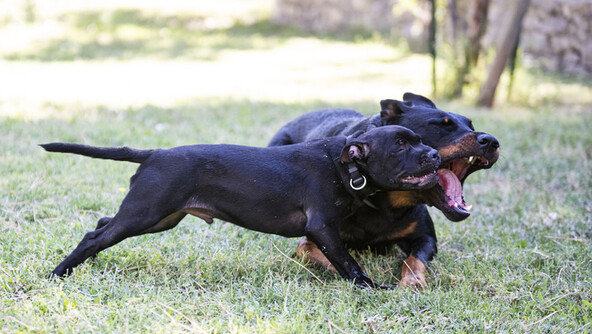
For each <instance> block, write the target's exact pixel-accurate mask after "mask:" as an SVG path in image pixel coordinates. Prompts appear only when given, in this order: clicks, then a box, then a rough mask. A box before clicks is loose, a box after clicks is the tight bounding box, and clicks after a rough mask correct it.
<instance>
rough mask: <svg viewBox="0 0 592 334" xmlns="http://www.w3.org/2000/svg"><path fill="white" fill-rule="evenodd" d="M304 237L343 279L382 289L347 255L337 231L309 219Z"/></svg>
mask: <svg viewBox="0 0 592 334" xmlns="http://www.w3.org/2000/svg"><path fill="white" fill-rule="evenodd" d="M306 237H307V238H309V239H310V240H311V241H313V242H314V243H315V244H317V245H318V247H319V249H320V250H321V252H323V254H324V255H325V256H326V257H327V259H329V261H330V262H331V264H332V265H333V267H334V268H335V269H336V270H337V272H338V273H339V274H340V275H341V276H343V277H344V278H345V279H348V280H351V281H353V282H354V284H356V285H358V286H362V287H372V288H377V287H380V288H384V287H381V286H378V285H376V284H375V283H374V282H373V281H372V279H370V277H368V275H366V273H365V272H364V270H363V269H362V267H360V265H359V264H358V263H357V262H356V260H354V258H353V257H352V256H351V255H350V254H349V252H348V251H347V248H346V247H345V245H344V244H343V241H341V238H340V237H339V233H338V232H337V229H336V228H334V227H333V226H331V225H328V224H326V222H325V220H322V219H318V220H315V219H312V220H311V219H309V221H308V223H307V225H306Z"/></svg>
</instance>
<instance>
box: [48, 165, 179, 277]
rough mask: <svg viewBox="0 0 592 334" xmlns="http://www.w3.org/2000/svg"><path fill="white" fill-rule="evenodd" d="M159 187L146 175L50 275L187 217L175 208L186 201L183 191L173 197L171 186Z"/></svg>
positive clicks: (66, 269) (63, 273)
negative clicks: (116, 210) (115, 211)
mask: <svg viewBox="0 0 592 334" xmlns="http://www.w3.org/2000/svg"><path fill="white" fill-rule="evenodd" d="M151 177H153V175H151ZM158 186H159V184H158V183H155V181H153V180H150V179H149V178H145V179H143V180H142V182H138V183H137V184H136V186H133V187H131V189H130V192H129V193H128V195H127V196H126V197H125V199H124V200H123V203H122V204H121V207H120V208H119V211H118V212H117V214H116V215H115V216H114V217H113V218H112V219H110V220H109V221H108V223H107V224H105V225H102V226H100V227H99V228H98V229H96V230H94V231H92V232H88V233H87V234H86V235H85V236H84V238H83V239H82V241H80V243H79V244H78V246H77V247H76V249H74V251H73V252H72V253H71V254H70V255H68V257H66V259H65V260H64V261H62V263H60V264H59V265H58V266H57V267H56V268H55V269H54V270H53V271H52V273H51V274H50V276H52V275H55V276H60V277H62V276H66V275H69V274H71V273H72V270H73V269H74V267H76V266H78V265H79V264H81V263H82V262H84V261H85V260H86V259H87V258H89V257H91V256H95V255H96V254H97V253H99V252H100V251H102V250H104V249H106V248H108V247H111V246H113V245H115V244H117V243H118V242H120V241H122V240H124V239H126V238H129V237H132V236H137V235H140V234H144V233H153V232H160V231H163V230H166V229H169V228H173V227H175V226H176V225H177V223H178V222H179V221H180V220H181V219H183V217H184V216H185V213H184V212H179V211H178V210H177V209H176V207H180V206H181V204H180V203H182V202H183V199H184V198H183V194H182V193H180V192H177V193H175V195H173V196H171V193H170V189H165V188H162V187H158ZM106 221H107V220H103V222H106ZM99 224H101V221H99Z"/></svg>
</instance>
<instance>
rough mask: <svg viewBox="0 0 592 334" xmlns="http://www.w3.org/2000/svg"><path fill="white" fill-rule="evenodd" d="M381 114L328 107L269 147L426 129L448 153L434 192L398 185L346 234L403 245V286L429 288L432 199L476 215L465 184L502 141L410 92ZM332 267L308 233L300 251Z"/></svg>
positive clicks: (353, 239) (358, 242)
mask: <svg viewBox="0 0 592 334" xmlns="http://www.w3.org/2000/svg"><path fill="white" fill-rule="evenodd" d="M380 105H381V108H382V110H381V112H380V114H379V115H375V116H372V117H365V116H363V115H362V114H360V113H358V112H356V111H354V110H350V109H325V110H319V111H314V112H310V113H308V114H304V115H302V116H300V117H298V118H296V119H294V120H293V121H291V122H290V123H288V124H286V125H285V126H283V127H282V128H281V129H280V130H279V131H278V132H277V134H276V135H275V136H274V137H273V139H272V140H271V142H270V143H269V146H278V145H289V144H294V143H299V142H304V141H307V140H314V139H319V138H324V137H330V136H335V135H349V134H352V133H357V132H360V131H361V132H364V131H368V130H370V129H373V128H376V127H380V126H384V125H392V124H396V125H402V126H404V127H407V128H409V129H411V130H413V131H414V132H415V133H416V134H418V135H419V136H420V137H421V139H422V141H423V143H424V144H426V145H429V146H431V147H433V148H435V149H436V150H438V153H439V154H440V156H441V158H442V163H441V165H440V166H439V169H438V175H439V185H437V186H436V187H434V188H432V189H430V190H427V191H394V192H390V193H378V194H375V195H373V196H369V198H367V200H366V201H365V202H366V203H368V204H369V205H365V206H361V207H360V208H359V209H358V210H357V211H356V213H355V214H354V215H353V216H351V217H350V218H349V219H347V220H345V221H344V223H342V224H341V225H340V228H339V233H340V235H341V238H342V239H343V240H344V241H345V242H346V244H347V245H348V246H349V247H350V248H358V249H367V248H368V247H370V248H372V249H375V250H378V251H384V250H385V249H387V248H389V247H391V246H392V245H393V244H397V245H399V246H400V247H401V249H402V250H403V251H404V252H406V253H407V254H408V258H407V259H406V260H405V261H404V264H403V270H402V276H401V281H400V283H399V285H400V286H410V285H411V286H414V287H424V286H425V285H426V282H425V274H424V272H425V270H426V267H425V264H426V263H427V262H429V261H431V260H432V258H433V257H434V255H435V254H436V252H437V247H436V233H435V231H434V224H433V222H432V219H431V217H430V215H429V213H428V211H427V208H426V206H425V205H424V203H425V204H429V205H433V206H435V207H436V208H438V209H439V210H440V211H442V212H443V213H444V215H445V216H446V217H447V218H448V219H450V220H452V221H460V220H463V219H465V218H467V217H468V216H469V215H470V210H471V206H468V205H466V203H465V200H464V197H463V192H462V190H463V189H462V185H463V183H464V181H465V180H466V178H467V176H468V175H469V174H471V173H473V172H475V171H477V170H480V169H486V168H490V167H491V166H492V165H493V164H494V163H495V162H496V161H497V158H498V154H499V153H498V152H499V150H498V148H499V143H498V141H497V139H495V138H494V137H493V136H491V135H489V134H486V133H483V132H476V131H475V129H474V128H473V124H472V123H471V120H470V119H468V118H466V117H464V116H461V115H458V114H454V113H449V112H444V111H442V110H439V109H437V108H436V106H435V105H434V103H433V102H432V101H430V100H429V99H427V98H425V97H423V96H419V95H415V94H411V93H406V94H405V95H403V101H397V100H383V101H381V102H380ZM304 253H308V255H307V259H308V261H310V262H312V263H314V264H318V265H321V266H324V267H327V268H329V269H332V270H334V269H333V268H332V266H331V264H330V263H329V261H327V259H326V258H325V257H324V256H323V254H322V253H321V252H320V251H319V250H318V248H317V245H316V244H315V243H314V242H312V241H311V240H309V239H307V238H304V239H302V240H301V242H300V243H299V245H298V250H297V254H298V256H299V257H302V256H303V255H304Z"/></svg>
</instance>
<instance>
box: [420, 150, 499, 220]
mask: <svg viewBox="0 0 592 334" xmlns="http://www.w3.org/2000/svg"><path fill="white" fill-rule="evenodd" d="M488 167H490V162H489V160H487V159H486V158H484V157H482V156H476V155H471V156H466V157H460V158H454V159H449V160H447V161H444V163H442V165H440V168H439V169H438V177H439V179H438V185H439V186H435V187H434V191H433V192H432V195H433V196H434V197H435V198H433V199H432V204H433V205H434V206H436V207H437V208H438V209H440V210H441V211H442V212H443V213H444V214H445V215H446V217H447V218H448V219H450V220H453V221H459V220H463V219H465V218H467V217H468V216H469V215H470V214H471V208H472V206H471V205H467V204H466V202H465V199H464V196H463V183H464V180H465V179H466V178H467V176H468V175H469V174H471V173H472V172H474V171H477V170H479V169H482V168H488Z"/></svg>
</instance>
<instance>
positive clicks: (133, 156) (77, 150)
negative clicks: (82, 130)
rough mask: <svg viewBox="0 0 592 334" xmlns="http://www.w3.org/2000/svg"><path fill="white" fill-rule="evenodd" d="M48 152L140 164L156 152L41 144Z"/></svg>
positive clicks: (78, 145) (69, 144) (122, 148)
mask: <svg viewBox="0 0 592 334" xmlns="http://www.w3.org/2000/svg"><path fill="white" fill-rule="evenodd" d="M40 146H41V147H43V148H44V149H45V150H46V151H48V152H61V153H74V154H80V155H85V156H87V157H92V158H98V159H110V160H119V161H129V162H136V163H142V162H144V161H145V160H146V159H148V157H149V156H150V155H152V153H154V152H155V151H156V150H136V149H133V148H129V147H125V146H124V147H95V146H88V145H81V144H72V143H49V144H41V145H40Z"/></svg>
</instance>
